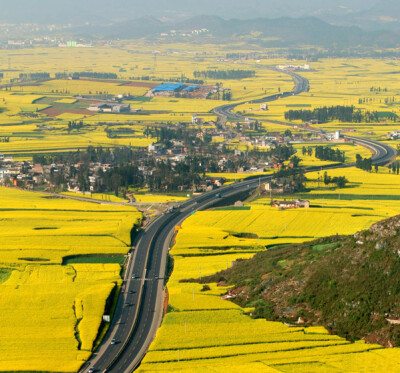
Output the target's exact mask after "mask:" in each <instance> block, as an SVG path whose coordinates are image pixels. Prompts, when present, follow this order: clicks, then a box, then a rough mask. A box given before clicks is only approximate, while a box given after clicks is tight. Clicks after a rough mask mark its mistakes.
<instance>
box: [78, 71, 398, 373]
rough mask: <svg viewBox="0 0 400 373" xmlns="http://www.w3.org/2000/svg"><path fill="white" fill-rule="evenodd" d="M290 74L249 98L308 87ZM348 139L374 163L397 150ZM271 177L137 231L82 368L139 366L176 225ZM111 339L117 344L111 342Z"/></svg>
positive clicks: (198, 200)
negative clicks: (283, 84)
mask: <svg viewBox="0 0 400 373" xmlns="http://www.w3.org/2000/svg"><path fill="white" fill-rule="evenodd" d="M289 75H291V76H292V78H293V80H294V82H295V88H294V89H293V91H292V92H285V93H282V94H279V95H273V96H269V97H266V98H264V99H261V100H256V101H252V102H254V103H257V102H268V101H273V100H276V99H278V98H280V97H287V96H290V95H293V94H299V93H301V92H304V91H308V89H309V83H308V81H307V79H305V78H303V77H301V76H300V75H298V74H295V73H289ZM237 105H240V103H239V104H229V105H224V106H221V107H219V108H216V109H215V110H214V112H215V113H216V114H217V115H219V116H225V117H235V118H236V119H242V118H243V117H241V116H238V115H237V114H234V113H232V110H233V109H234V108H235V107H236V106H237ZM349 138H350V139H352V140H353V141H354V142H356V143H358V144H360V145H362V146H365V147H367V148H368V149H371V150H372V151H373V152H374V155H373V157H372V160H373V163H374V164H384V163H387V162H388V161H389V160H390V159H392V158H393V157H394V156H395V154H396V151H395V150H394V149H393V148H391V147H390V146H388V145H386V144H381V143H379V142H376V141H372V140H368V139H360V138H356V137H350V136H349ZM347 166H350V165H347ZM339 167H343V166H341V165H334V166H326V167H322V168H318V169H331V168H339ZM307 171H312V170H311V169H309V170H307ZM271 177H272V176H271V175H270V176H264V177H257V178H255V179H251V180H249V179H248V180H246V181H243V182H240V183H236V184H233V185H229V186H226V187H222V188H219V189H218V191H217V192H208V193H205V194H203V195H201V196H198V197H195V198H192V199H190V200H188V201H186V202H185V203H183V204H182V205H181V206H180V207H179V208H178V209H176V210H174V211H173V212H171V213H168V214H165V215H162V216H159V217H158V218H156V219H155V220H154V221H152V222H151V224H149V225H148V226H147V227H146V228H145V229H144V230H143V231H141V232H140V233H139V235H138V236H137V238H136V240H135V242H134V247H133V248H132V250H131V251H130V253H129V256H130V260H129V264H128V266H127V271H126V275H125V278H124V282H123V285H122V290H121V294H120V296H119V299H118V305H117V308H116V312H115V315H114V318H113V320H112V323H111V326H110V329H109V331H108V333H107V335H106V337H105V338H104V340H103V342H102V344H101V345H100V347H99V349H98V350H97V351H96V352H95V353H94V354H93V355H92V357H91V359H90V361H89V362H87V363H86V364H85V365H84V366H83V367H82V370H81V372H87V371H88V370H89V367H93V368H94V371H96V372H102V373H104V372H113V373H130V372H132V371H133V370H135V369H136V368H137V366H138V365H139V364H140V361H141V360H142V358H143V357H144V355H145V354H146V351H147V349H148V347H149V345H150V343H151V341H152V340H153V338H154V336H155V333H156V331H157V329H158V327H159V326H160V324H161V319H162V312H163V294H164V278H163V276H164V274H165V269H166V261H167V255H168V251H169V244H170V242H171V239H172V236H173V233H174V228H175V226H176V225H178V224H180V223H181V222H182V221H183V220H185V219H186V218H187V217H189V216H190V215H191V214H192V213H193V212H194V211H198V210H204V209H207V208H209V207H211V206H215V205H223V204H228V203H232V202H233V201H235V200H237V199H239V198H241V197H243V196H244V195H246V194H247V193H249V191H251V190H252V189H254V188H256V187H257V186H258V185H259V184H260V183H261V182H265V181H268V180H270V179H271ZM217 194H218V196H217ZM219 195H220V196H219ZM112 340H114V341H115V343H111V341H112Z"/></svg>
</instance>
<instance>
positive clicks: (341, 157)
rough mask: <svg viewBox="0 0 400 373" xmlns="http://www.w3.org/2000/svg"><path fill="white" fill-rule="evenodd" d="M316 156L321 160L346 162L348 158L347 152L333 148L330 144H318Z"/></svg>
mask: <svg viewBox="0 0 400 373" xmlns="http://www.w3.org/2000/svg"><path fill="white" fill-rule="evenodd" d="M315 158H318V159H320V160H321V161H332V162H341V163H344V161H345V160H346V156H345V152H341V151H340V150H339V149H333V148H330V147H329V146H316V147H315Z"/></svg>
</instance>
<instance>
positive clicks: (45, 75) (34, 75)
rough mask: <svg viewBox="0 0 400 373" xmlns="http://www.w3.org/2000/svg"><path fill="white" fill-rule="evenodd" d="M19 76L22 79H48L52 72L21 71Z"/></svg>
mask: <svg viewBox="0 0 400 373" xmlns="http://www.w3.org/2000/svg"><path fill="white" fill-rule="evenodd" d="M19 78H20V79H22V80H46V79H50V74H49V73H30V74H24V73H20V74H19Z"/></svg>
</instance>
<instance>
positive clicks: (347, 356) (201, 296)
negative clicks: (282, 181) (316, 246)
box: [139, 168, 400, 373]
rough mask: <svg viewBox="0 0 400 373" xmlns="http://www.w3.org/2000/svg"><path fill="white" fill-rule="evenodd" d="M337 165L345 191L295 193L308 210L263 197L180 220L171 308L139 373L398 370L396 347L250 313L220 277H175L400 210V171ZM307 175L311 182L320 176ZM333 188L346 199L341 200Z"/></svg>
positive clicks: (347, 231)
mask: <svg viewBox="0 0 400 373" xmlns="http://www.w3.org/2000/svg"><path fill="white" fill-rule="evenodd" d="M344 172H345V174H346V177H347V178H348V179H349V181H350V186H349V188H347V191H346V190H345V189H342V190H337V191H334V190H331V191H330V192H329V193H327V194H326V196H327V197H326V198H325V197H323V196H322V195H320V193H323V191H320V190H316V191H314V192H312V193H309V194H304V195H302V197H303V198H308V199H310V201H311V207H310V208H309V209H308V211H306V210H301V209H299V210H291V211H279V210H276V209H274V208H272V207H270V206H269V202H270V199H269V198H265V199H259V200H256V201H254V202H252V203H250V204H245V206H247V207H248V208H249V209H248V210H235V209H231V210H229V209H226V210H216V211H205V212H197V213H196V214H194V215H192V216H191V217H190V218H189V219H187V220H186V221H185V222H184V223H183V224H182V227H181V229H180V230H179V233H178V235H177V238H176V244H175V246H174V247H173V249H172V251H171V254H172V256H173V257H174V271H173V273H172V276H171V278H170V280H169V282H168V289H169V312H168V313H167V314H166V316H165V318H164V321H163V323H162V326H161V328H160V329H159V331H158V333H157V336H156V339H155V341H154V342H153V344H152V345H151V348H150V352H149V353H148V355H146V357H145V359H144V360H143V363H142V365H141V366H140V368H139V371H140V372H167V371H174V372H188V371H190V372H206V371H215V372H225V371H227V370H229V371H235V372H236V371H237V372H247V371H260V372H315V373H317V372H338V373H339V372H356V371H357V372H367V371H380V372H381V371H387V372H396V371H398V370H399V369H400V359H399V354H398V349H384V348H382V347H381V346H378V345H370V344H365V343H364V342H363V341H358V342H356V343H349V342H347V341H346V340H344V339H342V338H340V337H338V336H335V335H330V334H328V332H327V331H326V330H325V329H324V328H321V327H310V328H304V327H288V326H286V325H284V324H281V323H278V322H269V321H265V320H261V319H252V318H250V317H249V314H251V312H252V308H240V307H238V306H237V305H236V304H234V303H231V302H229V301H226V300H222V299H221V295H224V294H225V293H226V291H227V290H228V288H227V287H225V285H224V284H223V283H220V284H215V283H211V284H207V285H208V287H205V285H204V284H198V283H196V282H181V281H182V280H187V279H197V278H199V277H201V276H207V275H210V274H213V273H215V272H217V271H219V270H222V269H226V268H228V267H230V266H231V265H232V263H233V262H234V261H235V260H237V259H246V258H250V257H252V256H253V255H254V253H255V252H257V251H258V250H260V246H268V245H276V244H280V243H291V242H304V241H308V240H311V239H313V238H314V237H321V236H326V235H332V234H336V233H339V234H351V233H354V232H355V231H357V230H360V229H363V228H366V227H368V226H370V225H371V224H373V223H374V222H376V221H379V220H382V219H383V218H386V217H388V216H392V215H396V214H398V211H399V208H400V200H399V199H400V191H398V187H397V184H398V180H399V179H398V178H399V176H398V175H393V174H387V173H385V172H384V171H382V172H381V173H380V174H375V173H367V174H365V173H364V172H363V171H361V170H358V169H356V168H350V169H346V170H343V169H337V170H330V171H329V174H332V176H338V175H342V174H343V173H344ZM309 177H310V179H311V180H315V179H316V178H317V177H318V173H314V174H309ZM374 190H375V192H374ZM338 192H340V193H346V192H347V193H348V196H347V197H346V198H345V199H341V198H339V194H338ZM368 193H370V194H372V193H374V195H373V198H374V199H369V198H367V197H368ZM378 194H379V199H378V196H377V195H378ZM328 196H330V198H329V197H328ZM395 196H397V198H395Z"/></svg>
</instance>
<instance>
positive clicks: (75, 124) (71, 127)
mask: <svg viewBox="0 0 400 373" xmlns="http://www.w3.org/2000/svg"><path fill="white" fill-rule="evenodd" d="M83 126H84V123H83V122H82V121H79V122H78V121H72V122H71V121H69V122H68V132H69V131H72V130H79V129H81V128H82V127H83Z"/></svg>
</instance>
